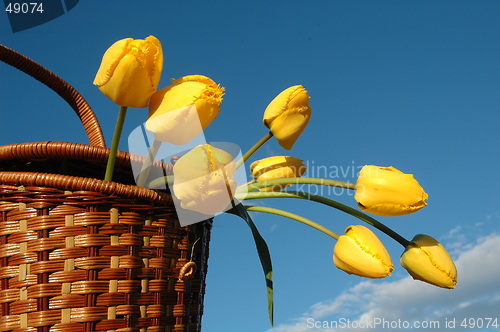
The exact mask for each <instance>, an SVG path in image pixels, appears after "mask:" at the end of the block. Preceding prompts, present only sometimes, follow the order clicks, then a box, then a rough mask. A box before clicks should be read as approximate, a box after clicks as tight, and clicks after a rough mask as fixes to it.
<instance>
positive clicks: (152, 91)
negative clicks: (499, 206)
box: [94, 36, 457, 324]
mask: <svg viewBox="0 0 500 332" xmlns="http://www.w3.org/2000/svg"><path fill="white" fill-rule="evenodd" d="M162 67H163V53H162V47H161V44H160V42H159V40H158V39H156V38H155V37H153V36H150V37H148V38H146V39H145V40H133V39H131V38H128V39H123V40H120V41H118V42H116V43H114V44H113V45H112V46H111V47H110V48H109V49H108V50H107V51H106V52H105V54H104V57H103V59H102V63H101V66H100V68H99V70H98V73H97V75H96V78H95V81H94V84H96V85H97V86H98V87H99V89H100V90H101V91H102V92H103V93H104V94H105V95H106V96H107V97H109V98H110V99H111V100H112V101H113V102H114V103H116V104H117V105H119V106H120V111H119V115H118V120H117V125H116V130H115V134H114V136H113V142H112V146H111V153H110V157H109V160H108V167H107V171H106V175H105V180H108V181H110V180H112V176H113V168H114V158H115V156H116V150H117V148H118V143H119V140H120V135H121V128H122V127H123V123H124V120H125V114H126V110H127V107H136V108H145V107H148V108H149V116H148V117H147V119H146V122H145V128H146V129H147V130H148V131H150V132H151V133H153V135H154V140H153V142H152V144H150V147H149V151H148V153H147V154H146V156H145V162H144V164H143V165H142V168H141V170H140V172H139V173H138V175H137V179H136V182H137V185H139V186H143V187H148V188H160V187H162V186H163V187H164V188H165V187H166V185H168V188H170V191H171V194H172V196H173V199H174V200H175V201H176V202H178V203H179V205H178V206H177V208H178V210H177V212H178V213H180V212H181V210H182V211H192V212H193V213H195V214H194V215H193V216H194V217H193V218H194V219H193V220H192V222H191V223H193V222H197V221H201V220H204V219H207V218H211V217H214V216H215V215H217V214H219V213H222V212H225V213H230V214H234V215H237V216H239V217H241V218H242V219H243V220H244V221H246V223H247V224H248V226H249V227H250V229H251V232H252V235H253V237H254V240H255V244H256V248H257V252H258V255H259V258H260V260H261V263H262V268H263V271H264V275H265V279H266V286H267V294H268V305H269V317H270V320H271V324H272V323H273V269H272V263H271V256H270V253H269V250H268V247H267V244H266V242H265V240H264V239H263V238H262V236H261V235H260V233H259V231H258V229H257V227H256V226H255V224H254V223H253V221H252V218H251V216H250V214H249V213H248V212H249V211H254V212H261V213H269V214H275V215H279V216H283V217H286V218H289V219H292V220H295V221H298V222H301V223H304V224H306V225H308V226H311V227H313V228H315V229H317V230H318V231H320V232H323V233H325V234H326V235H328V236H330V237H332V238H334V239H335V240H337V243H336V245H335V246H334V249H333V263H334V265H335V266H336V267H337V268H339V269H341V270H343V271H345V272H346V273H348V274H354V275H358V276H361V277H366V278H384V277H386V276H389V275H390V274H391V272H392V271H393V270H394V266H393V263H392V260H391V257H390V255H389V253H388V252H387V250H386V249H385V247H384V245H383V244H382V242H381V241H380V240H379V239H378V237H377V236H376V235H375V234H374V233H373V232H372V231H371V230H370V228H368V227H365V226H362V225H352V226H349V227H347V229H346V230H345V234H343V235H338V234H337V233H335V232H333V231H331V230H330V229H328V228H327V227H325V226H323V225H320V224H319V223H317V222H314V221H312V220H309V219H307V218H305V217H303V216H300V215H297V214H295V213H292V212H289V211H284V210H279V209H276V208H272V207H268V206H258V205H249V204H247V203H246V202H247V201H250V200H254V199H274V198H294V199H306V200H310V201H314V202H317V203H320V204H324V205H327V206H330V207H333V208H335V209H338V210H340V211H343V212H345V213H347V214H349V215H351V216H353V217H355V218H357V219H359V220H361V221H363V222H365V223H367V224H368V225H370V226H371V227H374V228H377V229H378V230H380V231H382V232H384V233H386V234H387V235H389V236H390V237H391V238H393V239H394V240H396V241H397V242H398V243H400V244H401V245H402V246H403V247H404V252H403V254H402V255H401V258H400V263H401V265H402V266H403V267H404V268H405V269H406V270H407V271H408V272H409V274H410V275H411V276H412V277H413V278H414V279H418V280H421V281H424V282H427V283H430V284H432V285H435V286H438V287H443V288H455V284H456V282H457V271H456V268H455V265H454V263H453V260H452V259H451V258H450V255H449V254H448V253H447V251H446V250H445V248H444V247H443V246H442V245H441V244H440V243H439V242H438V241H436V240H435V239H434V238H432V237H430V236H428V235H423V234H418V235H416V236H415V237H413V239H412V240H411V241H409V240H406V239H405V238H403V237H402V236H400V235H399V234H398V233H396V232H395V231H393V230H392V229H390V228H389V227H387V226H386V225H384V224H383V223H381V222H379V221H377V220H376V219H374V218H373V217H371V216H370V215H369V214H372V215H377V216H400V215H405V214H410V213H414V212H416V211H418V210H420V209H422V208H423V207H425V206H426V202H425V201H426V200H427V198H428V195H427V194H426V193H425V191H424V189H423V188H422V187H421V186H420V185H419V183H418V182H417V180H416V179H415V178H414V176H413V175H412V174H405V173H403V172H401V171H399V170H397V169H396V168H394V167H378V166H373V165H366V166H364V167H363V168H362V169H361V171H360V173H359V177H358V179H357V182H356V183H348V182H343V181H336V180H331V179H323V178H306V177H303V175H304V174H305V172H306V166H304V165H303V163H302V160H300V159H298V158H296V157H293V156H273V157H269V158H265V159H261V160H257V161H254V162H253V163H251V165H250V169H249V171H250V173H251V175H252V178H253V179H252V180H251V181H248V182H246V183H238V181H237V180H236V179H235V176H236V173H237V172H238V169H239V168H241V167H243V166H244V163H245V161H247V160H249V159H250V157H251V156H252V155H253V154H254V153H255V151H257V150H258V149H259V148H260V147H261V146H262V145H263V144H264V143H265V142H267V141H268V140H270V139H272V138H273V137H274V138H275V139H276V140H277V141H278V143H279V144H280V146H281V147H282V148H283V149H285V150H291V149H292V147H293V146H294V144H295V143H296V141H297V139H298V138H299V136H300V135H301V133H302V132H303V130H304V129H305V128H306V126H307V124H308V122H309V119H310V117H311V113H312V111H311V107H310V106H309V95H308V92H307V91H306V90H305V89H304V87H303V86H301V85H295V86H292V87H289V88H287V89H285V90H284V91H283V92H281V93H280V94H278V95H277V96H276V98H274V100H272V101H271V102H270V104H269V105H268V107H267V109H266V110H265V112H264V117H263V123H264V125H265V126H266V127H267V128H268V129H269V131H268V132H267V133H266V134H265V135H264V136H263V138H262V139H260V140H259V141H258V142H257V143H256V144H255V145H254V146H253V147H252V148H250V149H249V150H248V151H247V152H246V153H244V154H243V155H242V156H241V154H238V156H237V157H235V156H233V154H231V153H229V152H228V151H225V150H224V149H220V148H217V147H215V146H212V145H210V144H200V145H197V146H194V147H192V148H190V149H188V151H185V153H184V154H183V155H181V156H180V157H179V156H176V157H175V158H174V159H171V160H172V161H173V164H174V165H173V168H172V174H164V176H160V177H157V178H151V176H150V170H151V165H152V164H153V163H154V161H155V159H158V156H157V155H158V151H159V150H160V146H161V144H162V143H164V142H168V143H169V144H176V145H185V144H187V143H189V142H191V141H192V140H193V139H194V138H195V137H197V136H198V135H200V134H202V133H203V130H204V129H205V128H206V127H207V126H208V125H210V123H211V122H212V121H213V120H214V119H215V118H216V117H217V115H218V114H219V112H220V104H221V102H222V97H223V94H224V88H222V87H221V86H220V85H219V84H217V83H215V82H214V81H213V80H212V79H210V78H208V77H206V76H203V75H189V76H185V77H182V78H179V79H175V80H172V84H171V85H169V86H167V87H164V88H162V89H160V90H157V87H158V84H159V80H160V75H161V71H162ZM295 184H309V185H318V186H334V187H341V188H345V189H349V190H353V191H355V195H354V199H355V201H356V202H357V208H354V207H351V206H348V205H345V204H342V203H340V202H338V201H336V200H333V199H331V198H328V197H324V196H320V195H315V194H311V193H308V192H305V191H298V190H293V189H292V188H290V187H291V186H293V185H295ZM200 216H201V217H202V218H201V219H196V218H200Z"/></svg>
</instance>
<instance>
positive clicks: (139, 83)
mask: <svg viewBox="0 0 500 332" xmlns="http://www.w3.org/2000/svg"><path fill="white" fill-rule="evenodd" d="M162 69H163V51H162V48H161V44H160V41H159V40H158V39H157V38H156V37H154V36H149V37H147V38H146V39H132V38H126V39H122V40H119V41H117V42H116V43H114V44H113V45H111V47H110V48H108V50H107V51H106V53H104V56H103V58H102V62H101V66H100V67H99V70H98V71H97V75H96V76H95V79H94V84H95V85H97V86H98V87H99V90H101V92H102V93H104V95H105V96H106V97H108V98H109V99H111V100H112V101H113V102H114V103H115V104H118V105H120V106H129V107H137V108H143V107H146V106H147V105H148V101H149V98H150V97H151V95H152V94H153V93H154V92H155V91H156V88H157V87H158V83H159V82H160V76H161V71H162Z"/></svg>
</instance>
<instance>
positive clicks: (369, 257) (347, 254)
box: [333, 225, 394, 279]
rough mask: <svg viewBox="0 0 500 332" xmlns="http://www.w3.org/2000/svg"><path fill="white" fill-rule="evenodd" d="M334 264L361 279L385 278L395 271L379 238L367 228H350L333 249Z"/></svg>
mask: <svg viewBox="0 0 500 332" xmlns="http://www.w3.org/2000/svg"><path fill="white" fill-rule="evenodd" d="M333 263H334V264H335V266H336V267H338V268H339V269H341V270H343V271H345V272H347V273H349V274H355V275H358V276H360V277H366V278H373V279H376V278H384V277H386V276H388V275H391V272H392V271H393V270H394V269H393V265H392V260H391V257H390V256H389V253H388V252H387V249H385V247H384V245H383V244H382V242H380V240H379V239H378V237H377V236H376V235H375V234H374V233H373V232H372V231H371V230H370V229H368V228H367V227H365V226H361V225H358V226H349V227H347V229H346V230H345V235H341V236H339V238H338V241H337V244H336V245H335V247H334V248H333Z"/></svg>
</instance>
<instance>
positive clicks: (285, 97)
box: [264, 85, 312, 150]
mask: <svg viewBox="0 0 500 332" xmlns="http://www.w3.org/2000/svg"><path fill="white" fill-rule="evenodd" d="M311 112H312V111H311V107H310V106H309V95H308V94H307V91H306V90H305V89H304V87H303V86H302V85H295V86H292V87H289V88H288V89H286V90H284V91H283V92H281V93H280V94H279V95H277V96H276V98H274V99H273V101H271V103H270V104H269V105H268V106H267V108H266V110H265V112H264V125H265V126H266V127H268V128H269V129H270V130H271V132H272V133H273V135H274V137H276V139H277V140H278V143H279V144H280V145H281V146H282V147H283V148H284V149H286V150H290V149H291V148H292V147H293V145H294V144H295V142H296V141H297V139H298V138H299V136H300V134H301V133H302V132H303V131H304V128H305V127H306V126H307V123H308V122H309V119H310V117H311Z"/></svg>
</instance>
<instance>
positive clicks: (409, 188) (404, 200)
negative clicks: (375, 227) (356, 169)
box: [354, 165, 429, 217]
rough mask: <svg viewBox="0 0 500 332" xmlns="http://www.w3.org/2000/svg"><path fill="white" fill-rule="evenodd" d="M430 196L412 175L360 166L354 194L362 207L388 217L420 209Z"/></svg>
mask: <svg viewBox="0 0 500 332" xmlns="http://www.w3.org/2000/svg"><path fill="white" fill-rule="evenodd" d="M428 197H429V196H428V195H427V194H426V192H425V191H424V189H423V188H422V187H421V186H420V184H419V183H418V182H417V180H415V178H414V177H413V174H405V173H403V172H401V171H399V170H397V169H396V168H394V167H392V166H390V167H379V166H373V165H366V166H364V167H363V168H362V169H361V171H360V173H359V177H358V181H357V182H356V193H355V195H354V199H355V200H356V201H357V202H358V206H359V208H360V209H361V210H363V211H365V212H369V213H372V214H375V215H378V216H385V217H390V216H401V215H405V214H410V213H413V212H415V211H418V210H420V209H421V208H423V207H424V206H426V205H427V203H426V202H425V200H426V199H427V198H428Z"/></svg>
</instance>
